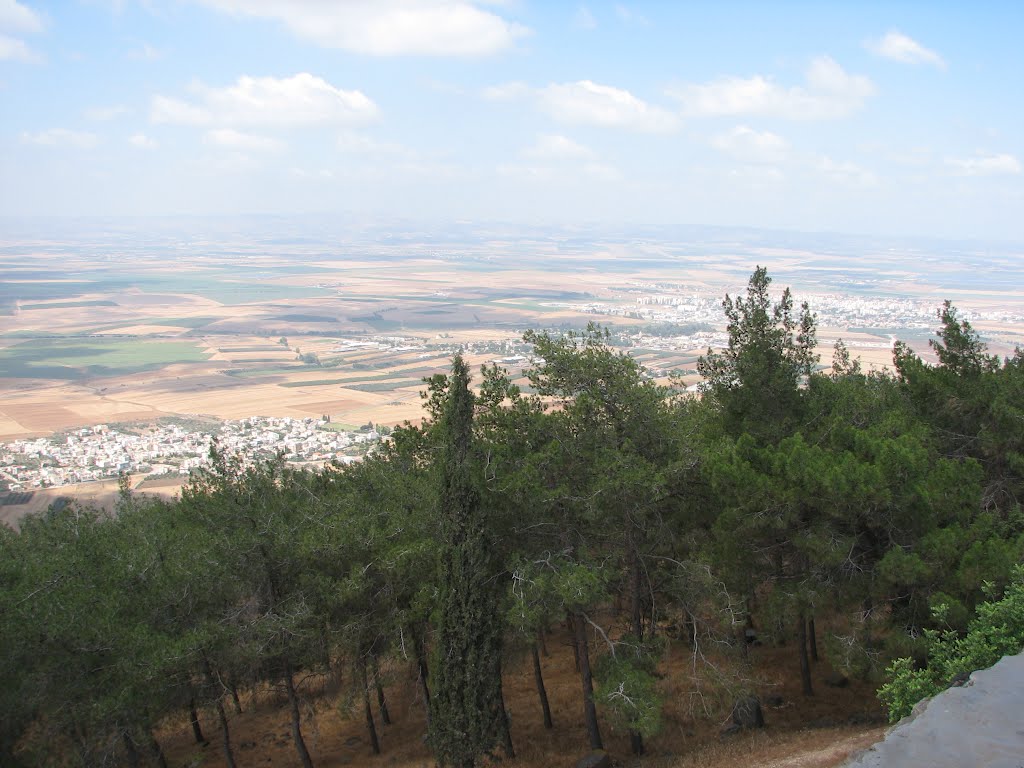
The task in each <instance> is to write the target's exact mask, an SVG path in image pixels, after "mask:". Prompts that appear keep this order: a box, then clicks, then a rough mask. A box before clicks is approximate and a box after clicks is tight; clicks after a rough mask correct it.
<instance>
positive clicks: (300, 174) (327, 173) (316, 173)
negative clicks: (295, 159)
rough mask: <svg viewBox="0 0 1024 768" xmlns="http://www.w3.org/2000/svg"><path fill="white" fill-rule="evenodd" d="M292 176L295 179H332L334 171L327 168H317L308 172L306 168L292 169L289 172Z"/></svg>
mask: <svg viewBox="0 0 1024 768" xmlns="http://www.w3.org/2000/svg"><path fill="white" fill-rule="evenodd" d="M289 172H290V173H291V175H292V176H294V177H295V178H296V179H319V180H325V179H333V178H334V171H332V170H330V169H329V168H319V169H316V170H309V169H306V168H292V169H291V170H290V171H289Z"/></svg>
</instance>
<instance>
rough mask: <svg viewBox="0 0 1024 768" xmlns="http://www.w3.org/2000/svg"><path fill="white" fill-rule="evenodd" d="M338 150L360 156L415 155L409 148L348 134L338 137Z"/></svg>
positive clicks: (361, 135) (360, 135) (358, 134)
mask: <svg viewBox="0 0 1024 768" xmlns="http://www.w3.org/2000/svg"><path fill="white" fill-rule="evenodd" d="M337 145H338V149H339V150H340V151H342V152H351V153H352V154H358V155H409V156H411V155H414V154H415V153H414V152H413V151H412V150H411V149H409V148H408V147H403V146H402V145H401V144H392V143H390V142H387V141H377V140H376V139H373V138H370V137H369V136H364V135H363V134H361V133H352V132H346V133H342V134H341V135H339V136H338V141H337Z"/></svg>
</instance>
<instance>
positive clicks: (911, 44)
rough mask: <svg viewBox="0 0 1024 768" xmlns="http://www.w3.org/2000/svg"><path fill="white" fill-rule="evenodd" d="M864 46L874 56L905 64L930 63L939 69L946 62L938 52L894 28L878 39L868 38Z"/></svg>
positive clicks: (944, 65) (944, 66)
mask: <svg viewBox="0 0 1024 768" xmlns="http://www.w3.org/2000/svg"><path fill="white" fill-rule="evenodd" d="M864 46H865V47H866V48H867V49H868V50H869V51H871V52H872V53H873V54H875V55H876V56H882V57H884V58H886V59H892V60H893V61H902V62H903V63H905V64H931V65H932V66H933V67H938V68H939V69H945V68H946V62H945V61H943V59H942V57H941V56H940V55H939V54H938V53H936V52H935V51H933V50H931V49H930V48H925V47H924V46H923V45H921V44H920V43H919V42H917V41H916V40H914V39H913V38H911V37H907V36H906V35H904V34H903V33H902V32H897V31H896V30H891V31H889V32H887V33H886V34H885V36H883V37H881V38H879V39H878V40H869V41H868V42H866V43H865V44H864Z"/></svg>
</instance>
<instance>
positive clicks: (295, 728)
mask: <svg viewBox="0 0 1024 768" xmlns="http://www.w3.org/2000/svg"><path fill="white" fill-rule="evenodd" d="M284 687H285V691H287V693H288V706H289V708H290V709H291V712H292V740H293V741H294V742H295V750H296V751H297V752H298V753H299V760H300V761H301V762H302V768H313V761H312V760H311V759H310V757H309V750H307V749H306V742H305V741H304V740H303V738H302V716H301V715H300V714H299V697H298V695H296V693H295V681H294V680H293V679H292V664H291V661H290V660H289V659H288V657H287V656H285V659H284Z"/></svg>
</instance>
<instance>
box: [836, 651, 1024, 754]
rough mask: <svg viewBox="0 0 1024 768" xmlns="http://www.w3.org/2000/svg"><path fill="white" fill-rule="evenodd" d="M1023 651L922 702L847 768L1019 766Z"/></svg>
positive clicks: (1023, 730) (1023, 740) (1023, 736)
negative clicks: (962, 683)
mask: <svg viewBox="0 0 1024 768" xmlns="http://www.w3.org/2000/svg"><path fill="white" fill-rule="evenodd" d="M1022 691H1024V654H1018V655H1017V656H1006V657H1004V658H1003V659H1002V660H1000V661H999V662H998V663H996V665H995V666H993V667H991V668H990V669H983V670H979V671H977V672H975V673H973V674H972V675H971V676H970V679H968V680H967V682H966V683H965V684H964V685H962V686H961V687H957V688H950V689H949V690H946V691H943V692H942V693H940V694H938V695H937V696H934V697H932V698H931V699H926V700H924V701H922V702H920V703H919V704H918V705H917V706H916V707H914V711H913V712H912V713H911V714H910V715H909V716H907V717H905V718H903V719H902V720H901V721H900V722H899V723H897V724H896V725H895V726H893V727H892V728H891V729H890V730H889V732H888V733H887V734H886V736H885V739H883V740H882V741H880V742H878V743H877V744H875V745H874V746H873V747H870V748H869V749H866V750H864V751H863V752H861V753H860V754H858V755H855V756H854V757H853V758H851V759H850V760H849V761H847V762H846V763H845V768H903V767H904V766H907V767H909V766H929V768H962V766H972V768H1020V766H1021V765H1022V764H1024V727H1022V726H1021V724H1020V722H1021V720H1020V705H1021V700H1022V694H1021V692H1022Z"/></svg>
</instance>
